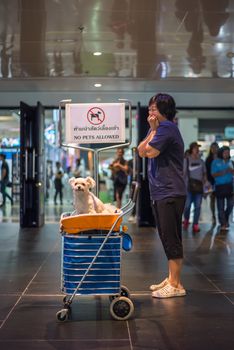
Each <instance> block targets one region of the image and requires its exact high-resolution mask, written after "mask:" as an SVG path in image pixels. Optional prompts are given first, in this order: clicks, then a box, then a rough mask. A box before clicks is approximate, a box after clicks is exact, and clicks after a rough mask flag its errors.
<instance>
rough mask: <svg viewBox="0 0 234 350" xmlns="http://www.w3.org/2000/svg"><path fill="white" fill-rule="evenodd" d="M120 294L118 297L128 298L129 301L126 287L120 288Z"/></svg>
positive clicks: (128, 292)
mask: <svg viewBox="0 0 234 350" xmlns="http://www.w3.org/2000/svg"><path fill="white" fill-rule="evenodd" d="M120 288H121V292H120V295H121V297H126V298H129V299H130V291H129V289H128V288H127V287H125V286H121V287H120Z"/></svg>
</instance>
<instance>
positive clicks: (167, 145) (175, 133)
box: [148, 120, 186, 200]
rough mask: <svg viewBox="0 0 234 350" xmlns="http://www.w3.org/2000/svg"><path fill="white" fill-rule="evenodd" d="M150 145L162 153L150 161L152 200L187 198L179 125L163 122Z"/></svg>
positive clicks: (182, 143) (149, 176)
mask: <svg viewBox="0 0 234 350" xmlns="http://www.w3.org/2000/svg"><path fill="white" fill-rule="evenodd" d="M149 145H150V146H151V147H154V148H156V149H157V150H158V151H160V154H159V156H158V157H155V158H149V159H148V178H149V189H150V196H151V199H152V200H161V199H164V198H167V197H180V196H186V187H185V181H184V177H183V161H184V142H183V139H182V137H181V134H180V131H179V129H178V127H177V125H176V124H175V123H173V122H171V121H169V120H166V121H163V122H161V123H160V125H159V127H158V129H157V133H156V135H155V136H154V137H153V139H152V140H151V141H150V142H149Z"/></svg>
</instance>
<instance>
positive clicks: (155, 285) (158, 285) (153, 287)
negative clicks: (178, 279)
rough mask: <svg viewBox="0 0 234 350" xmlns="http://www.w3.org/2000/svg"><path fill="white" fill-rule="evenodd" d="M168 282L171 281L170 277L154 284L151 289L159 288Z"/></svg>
mask: <svg viewBox="0 0 234 350" xmlns="http://www.w3.org/2000/svg"><path fill="white" fill-rule="evenodd" d="M168 283H169V281H168V278H165V280H164V281H162V282H161V283H159V284H152V285H151V286H150V287H149V289H150V290H152V291H155V290H159V289H161V288H163V287H164V286H166V285H167V284H168Z"/></svg>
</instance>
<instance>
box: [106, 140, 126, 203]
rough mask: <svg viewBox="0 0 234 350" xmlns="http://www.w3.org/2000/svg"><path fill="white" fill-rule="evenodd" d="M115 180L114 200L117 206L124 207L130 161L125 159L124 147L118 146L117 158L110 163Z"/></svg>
mask: <svg viewBox="0 0 234 350" xmlns="http://www.w3.org/2000/svg"><path fill="white" fill-rule="evenodd" d="M110 169H111V171H112V179H113V182H114V201H116V206H117V208H119V209H120V208H121V207H122V197H123V193H124V190H125V188H126V186H127V182H128V162H127V160H125V159H124V149H123V148H121V147H120V148H117V158H116V159H115V160H114V161H113V163H112V164H110Z"/></svg>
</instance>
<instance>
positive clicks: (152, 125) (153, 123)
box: [147, 115, 159, 130]
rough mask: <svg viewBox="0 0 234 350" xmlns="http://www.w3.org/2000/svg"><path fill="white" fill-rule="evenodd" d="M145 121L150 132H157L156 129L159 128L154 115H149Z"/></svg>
mask: <svg viewBox="0 0 234 350" xmlns="http://www.w3.org/2000/svg"><path fill="white" fill-rule="evenodd" d="M147 121H148V123H149V125H150V128H151V129H152V130H157V128H158V126H159V122H158V118H157V117H156V116H155V115H149V116H148V118H147Z"/></svg>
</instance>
